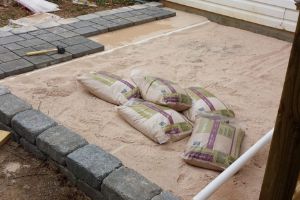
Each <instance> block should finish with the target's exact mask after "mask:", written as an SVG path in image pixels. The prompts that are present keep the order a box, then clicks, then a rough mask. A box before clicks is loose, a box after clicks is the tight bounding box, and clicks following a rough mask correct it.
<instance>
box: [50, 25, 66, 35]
mask: <svg viewBox="0 0 300 200" xmlns="http://www.w3.org/2000/svg"><path fill="white" fill-rule="evenodd" d="M46 30H47V31H49V32H51V33H54V34H58V33H63V32H66V31H68V30H67V29H65V28H63V27H61V26H56V27H52V28H48V29H46Z"/></svg>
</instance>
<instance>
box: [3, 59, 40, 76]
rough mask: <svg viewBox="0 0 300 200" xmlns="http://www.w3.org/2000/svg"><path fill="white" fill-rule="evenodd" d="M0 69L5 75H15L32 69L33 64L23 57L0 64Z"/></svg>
mask: <svg viewBox="0 0 300 200" xmlns="http://www.w3.org/2000/svg"><path fill="white" fill-rule="evenodd" d="M0 69H1V70H2V71H3V72H4V74H5V76H12V75H17V74H21V73H25V72H29V71H32V70H33V69H34V67H33V64H32V63H30V62H28V61H27V60H25V59H18V60H13V61H9V62H6V63H2V64H0Z"/></svg>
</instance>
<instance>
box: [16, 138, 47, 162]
mask: <svg viewBox="0 0 300 200" xmlns="http://www.w3.org/2000/svg"><path fill="white" fill-rule="evenodd" d="M20 143H21V145H22V146H23V148H24V149H25V151H28V152H29V153H31V154H32V155H33V156H34V157H36V158H38V159H40V160H46V159H47V157H46V155H45V154H43V153H42V152H41V151H40V150H39V149H38V148H37V147H36V146H35V145H33V144H30V143H29V142H28V141H27V140H25V139H24V138H21V139H20Z"/></svg>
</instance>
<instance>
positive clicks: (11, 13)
mask: <svg viewBox="0 0 300 200" xmlns="http://www.w3.org/2000/svg"><path fill="white" fill-rule="evenodd" d="M48 1H50V2H53V3H56V4H58V5H59V8H60V10H59V11H56V12H53V14H56V15H58V16H60V17H64V18H69V17H76V16H79V15H84V14H88V13H93V12H97V11H101V10H106V9H111V8H117V7H121V6H128V5H132V4H133V3H134V1H133V0H113V5H109V4H107V1H105V0H103V1H98V2H101V3H98V7H87V6H82V5H76V4H73V3H72V0H48ZM11 2H12V3H10V4H7V5H5V6H4V5H1V0H0V13H1V14H0V27H2V26H5V25H7V24H8V20H9V19H19V18H21V17H26V16H29V15H31V14H33V13H31V12H30V11H28V10H27V9H25V8H24V7H22V6H21V5H19V4H18V3H16V2H15V1H11Z"/></svg>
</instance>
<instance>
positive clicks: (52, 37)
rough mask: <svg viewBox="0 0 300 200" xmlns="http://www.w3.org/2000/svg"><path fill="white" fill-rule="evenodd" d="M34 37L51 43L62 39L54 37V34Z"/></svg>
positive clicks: (57, 36)
mask: <svg viewBox="0 0 300 200" xmlns="http://www.w3.org/2000/svg"><path fill="white" fill-rule="evenodd" d="M36 37H38V38H40V39H42V40H44V41H47V42H52V41H57V40H61V39H63V38H62V37H60V36H59V35H56V34H54V33H46V34H42V35H37V36H36Z"/></svg>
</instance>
